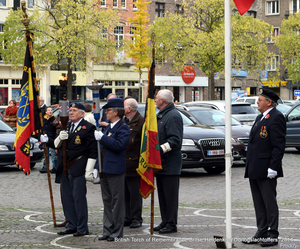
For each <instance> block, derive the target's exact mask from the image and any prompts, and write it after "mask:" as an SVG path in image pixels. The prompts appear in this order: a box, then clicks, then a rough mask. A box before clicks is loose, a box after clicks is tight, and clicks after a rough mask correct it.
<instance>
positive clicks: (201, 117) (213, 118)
mask: <svg viewBox="0 0 300 249" xmlns="http://www.w3.org/2000/svg"><path fill="white" fill-rule="evenodd" d="M189 112H190V113H191V114H192V115H193V116H194V117H195V118H196V119H197V120H198V121H199V122H200V124H202V125H207V126H225V123H226V120H225V113H224V112H222V111H219V110H214V109H205V110H203V109H201V110H197V109H193V110H189ZM231 125H241V124H240V122H238V121H237V120H236V119H234V118H231Z"/></svg>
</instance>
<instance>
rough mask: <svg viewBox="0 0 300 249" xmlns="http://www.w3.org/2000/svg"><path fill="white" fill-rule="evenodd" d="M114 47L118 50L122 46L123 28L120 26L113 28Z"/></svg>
mask: <svg viewBox="0 0 300 249" xmlns="http://www.w3.org/2000/svg"><path fill="white" fill-rule="evenodd" d="M114 34H115V41H116V47H117V48H120V47H122V45H123V39H124V28H123V27H122V26H117V27H115V28H114Z"/></svg>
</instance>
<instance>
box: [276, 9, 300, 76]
mask: <svg viewBox="0 0 300 249" xmlns="http://www.w3.org/2000/svg"><path fill="white" fill-rule="evenodd" d="M275 43H276V45H277V47H278V48H279V51H280V53H281V58H282V59H283V62H282V63H283V65H285V67H286V69H287V71H288V76H289V79H292V80H293V81H299V80H300V70H299V68H300V13H299V12H298V13H296V14H294V15H289V18H288V19H287V20H283V21H282V24H281V29H280V35H279V37H278V38H277V40H276V41H275Z"/></svg>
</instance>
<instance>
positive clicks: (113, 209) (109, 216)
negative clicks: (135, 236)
mask: <svg viewBox="0 0 300 249" xmlns="http://www.w3.org/2000/svg"><path fill="white" fill-rule="evenodd" d="M103 108H105V109H106V117H107V120H108V121H110V123H109V125H108V126H107V128H106V129H105V131H104V132H103V133H102V131H95V138H96V140H100V144H101V161H102V166H103V177H102V178H101V181H100V184H101V193H102V200H103V204H104V212H103V235H102V236H101V237H99V238H98V239H99V240H107V241H115V239H116V238H122V237H123V227H124V219H125V197H124V196H125V190H124V189H125V173H126V160H125V152H126V148H127V145H128V142H129V137H130V129H129V127H128V125H126V124H125V122H124V121H123V119H122V118H123V116H124V102H123V100H122V99H118V98H111V99H109V100H108V102H107V104H106V105H105V106H103Z"/></svg>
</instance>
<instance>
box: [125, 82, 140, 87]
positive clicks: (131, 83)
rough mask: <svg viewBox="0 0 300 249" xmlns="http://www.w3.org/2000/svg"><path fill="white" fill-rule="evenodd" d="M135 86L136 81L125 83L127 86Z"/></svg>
mask: <svg viewBox="0 0 300 249" xmlns="http://www.w3.org/2000/svg"><path fill="white" fill-rule="evenodd" d="M135 84H138V82H136V81H128V82H127V85H128V86H135Z"/></svg>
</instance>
